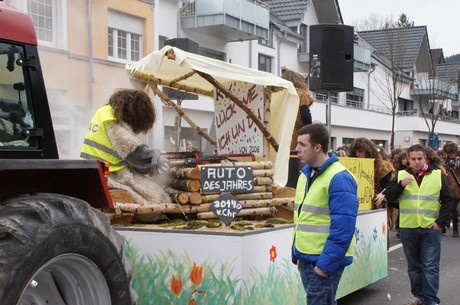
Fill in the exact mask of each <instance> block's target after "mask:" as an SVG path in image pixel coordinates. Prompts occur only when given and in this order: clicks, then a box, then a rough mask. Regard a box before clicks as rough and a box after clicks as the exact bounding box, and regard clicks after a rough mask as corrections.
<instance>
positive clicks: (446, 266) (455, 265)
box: [337, 229, 460, 305]
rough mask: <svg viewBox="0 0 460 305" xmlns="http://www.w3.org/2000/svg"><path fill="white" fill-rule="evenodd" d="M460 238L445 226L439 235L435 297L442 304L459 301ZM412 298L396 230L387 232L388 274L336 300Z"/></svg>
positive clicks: (384, 304)
mask: <svg viewBox="0 0 460 305" xmlns="http://www.w3.org/2000/svg"><path fill="white" fill-rule="evenodd" d="M459 262H460V238H459V237H456V238H454V237H452V230H451V229H447V232H446V234H445V235H444V236H443V239H442V249H441V282H440V290H439V294H438V297H439V298H440V299H441V304H442V305H460V263H459ZM411 298H412V295H411V293H410V283H409V277H408V276H407V263H406V259H405V256H404V252H403V249H402V245H401V242H400V240H399V239H398V238H397V237H396V231H392V232H390V250H389V252H388V277H386V278H385V279H382V280H380V281H378V282H376V283H373V284H371V285H369V286H367V287H364V288H362V289H360V290H358V291H355V292H354V293H352V294H349V295H347V296H345V297H343V298H341V299H339V300H338V301H337V304H338V305H390V304H392V305H393V304H395V305H402V304H404V303H406V302H407V301H409V300H410V299H411Z"/></svg>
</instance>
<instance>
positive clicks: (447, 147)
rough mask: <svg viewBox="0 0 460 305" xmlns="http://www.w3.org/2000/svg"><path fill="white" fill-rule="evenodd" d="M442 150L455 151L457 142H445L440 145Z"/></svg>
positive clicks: (446, 151) (447, 152)
mask: <svg viewBox="0 0 460 305" xmlns="http://www.w3.org/2000/svg"><path fill="white" fill-rule="evenodd" d="M442 151H443V152H445V153H446V154H451V153H457V151H458V147H457V144H455V143H454V142H447V143H446V144H444V146H443V147H442Z"/></svg>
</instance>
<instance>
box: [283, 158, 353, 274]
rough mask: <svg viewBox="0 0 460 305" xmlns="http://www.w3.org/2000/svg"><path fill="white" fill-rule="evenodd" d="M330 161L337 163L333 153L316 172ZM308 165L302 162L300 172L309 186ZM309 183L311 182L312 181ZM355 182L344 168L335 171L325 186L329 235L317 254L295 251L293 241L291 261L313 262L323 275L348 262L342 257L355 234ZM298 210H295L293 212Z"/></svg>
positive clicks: (349, 262)
mask: <svg viewBox="0 0 460 305" xmlns="http://www.w3.org/2000/svg"><path fill="white" fill-rule="evenodd" d="M333 162H338V158H337V156H336V155H335V154H334V153H329V159H328V160H326V162H324V164H322V165H321V166H320V167H319V168H318V170H317V175H321V173H322V172H324V171H325V170H326V168H327V167H328V166H329V165H330V164H332V163H333ZM311 172H312V168H311V166H309V165H306V166H305V167H304V168H303V169H302V170H301V174H302V175H305V176H306V177H307V181H308V183H307V185H306V186H305V187H308V185H310V186H311V184H312V183H311V181H310V177H311ZM313 183H315V181H314V180H313ZM357 189H358V185H357V184H356V181H355V179H354V178H353V176H352V175H351V174H350V173H349V172H348V171H342V172H340V173H338V174H336V175H335V176H334V177H333V178H332V180H331V184H330V186H329V194H328V196H329V210H330V215H331V226H330V230H329V237H328V238H327V241H326V244H325V245H324V249H323V251H322V253H321V254H320V255H308V254H304V253H301V252H299V251H297V249H296V247H295V240H294V242H293V245H292V262H293V263H294V264H296V263H297V260H298V259H299V260H302V261H305V262H310V263H313V262H314V263H316V265H317V266H318V267H319V268H320V269H321V270H323V271H324V272H326V273H327V274H329V273H333V272H334V271H336V270H337V269H338V268H339V267H340V266H348V265H350V264H351V263H352V261H353V258H352V257H346V256H345V253H346V252H347V250H348V247H349V245H350V242H351V241H352V240H353V235H354V233H355V227H356V218H357V215H358V207H359V201H358V196H357ZM294 213H298V211H294Z"/></svg>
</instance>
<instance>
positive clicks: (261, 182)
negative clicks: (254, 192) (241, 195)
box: [254, 177, 273, 185]
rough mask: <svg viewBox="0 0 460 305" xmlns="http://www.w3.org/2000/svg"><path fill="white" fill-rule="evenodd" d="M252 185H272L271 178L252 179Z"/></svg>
mask: <svg viewBox="0 0 460 305" xmlns="http://www.w3.org/2000/svg"><path fill="white" fill-rule="evenodd" d="M254 185H273V179H272V178H271V177H254Z"/></svg>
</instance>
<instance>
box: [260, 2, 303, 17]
mask: <svg viewBox="0 0 460 305" xmlns="http://www.w3.org/2000/svg"><path fill="white" fill-rule="evenodd" d="M262 2H265V3H267V4H268V5H269V7H270V12H271V13H272V14H274V15H275V16H277V17H278V18H279V20H281V21H283V22H287V21H299V22H300V21H302V19H303V15H304V14H305V12H306V11H307V7H308V4H309V2H310V1H309V0H294V1H286V0H262Z"/></svg>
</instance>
